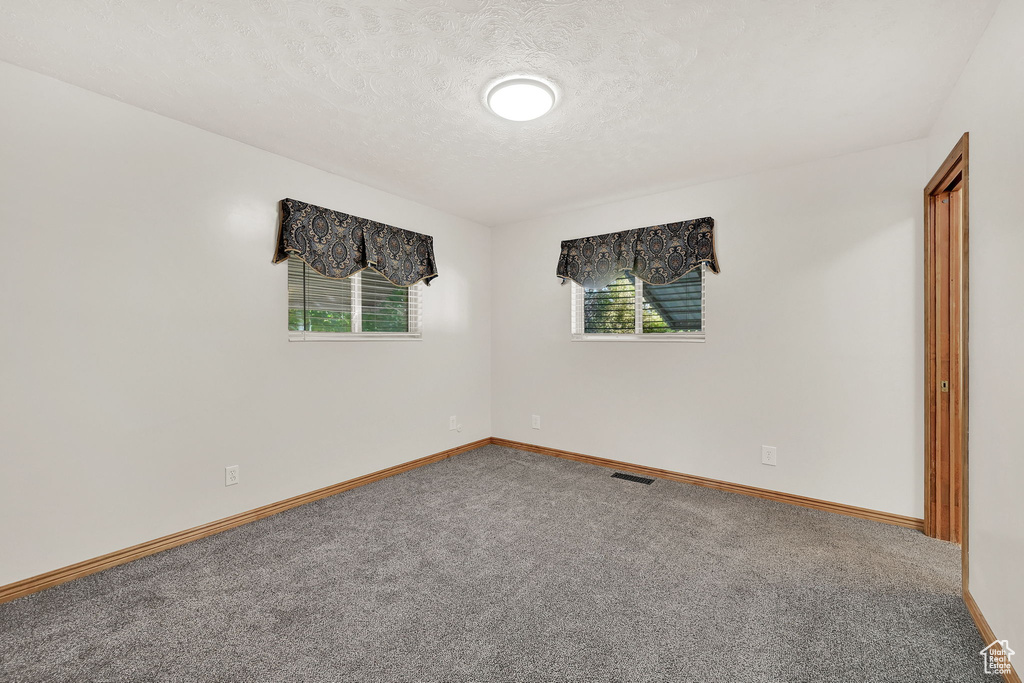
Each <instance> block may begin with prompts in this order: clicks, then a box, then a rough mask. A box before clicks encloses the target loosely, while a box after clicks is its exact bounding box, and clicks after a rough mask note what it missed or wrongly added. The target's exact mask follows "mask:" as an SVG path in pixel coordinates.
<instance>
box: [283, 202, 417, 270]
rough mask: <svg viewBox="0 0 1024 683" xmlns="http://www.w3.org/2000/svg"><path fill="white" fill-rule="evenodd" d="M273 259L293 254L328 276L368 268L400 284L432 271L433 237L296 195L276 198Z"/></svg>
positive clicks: (285, 257)
mask: <svg viewBox="0 0 1024 683" xmlns="http://www.w3.org/2000/svg"><path fill="white" fill-rule="evenodd" d="M281 210H282V216H281V228H280V231H279V232H278V237H277V253H275V254H274V263H280V262H281V261H284V260H285V259H287V258H288V256H289V255H291V254H295V255H296V256H298V257H299V258H301V259H302V260H303V261H305V262H306V263H307V264H309V267H310V268H312V269H313V270H315V271H316V272H318V273H320V274H321V275H324V276H326V277H329V278H334V279H341V278H346V277H349V276H350V275H354V274H355V273H358V272H359V271H361V270H363V269H364V268H373V269H374V270H376V271H377V272H378V273H380V274H381V275H383V276H384V277H385V278H387V279H388V280H389V281H390V282H392V283H393V284H396V285H398V286H400V287H408V286H410V285H414V284H416V283H417V282H420V281H421V280H422V281H423V282H424V283H425V284H427V285H429V284H430V281H431V280H433V279H434V278H435V277H437V266H436V264H435V263H434V238H433V237H431V236H430V235H421V234H420V233H418V232H412V231H410V230H403V229H401V228H396V227H394V226H391V225H385V224H384V223H378V222H377V221H371V220H369V219H367V218H360V217H359V216H352V215H350V214H347V213H342V212H340V211H332V210H331V209H325V208H323V207H322V206H316V205H314V204H307V203H305V202H300V201H298V200H296V199H282V200H281Z"/></svg>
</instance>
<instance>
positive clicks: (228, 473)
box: [224, 465, 238, 486]
mask: <svg viewBox="0 0 1024 683" xmlns="http://www.w3.org/2000/svg"><path fill="white" fill-rule="evenodd" d="M237 483H238V465H232V466H231V467H225V468H224V485H225V486H234V485H235V484H237Z"/></svg>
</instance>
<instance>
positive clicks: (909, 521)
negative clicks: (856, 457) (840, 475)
mask: <svg viewBox="0 0 1024 683" xmlns="http://www.w3.org/2000/svg"><path fill="white" fill-rule="evenodd" d="M491 443H493V444H495V445H497V446H506V447H508V448H515V449H518V450H521V451H529V452H531V453H541V454H543V455H553V456H555V457H556V458H565V459H567V460H575V461H577V462H585V463H589V464H591V465H600V466H601V467H607V468H610V469H613V470H624V471H626V472H632V473H633V474H642V475H646V476H649V477H657V478H659V479H669V480H671V481H681V482H683V483H685V484H696V485H697V486H705V487H707V488H712V489H718V490H719V491H729V492H730V493H741V494H743V495H745V496H754V497H755V498H764V499H766V500H774V501H778V502H780V503H789V504H790V505H799V506H800V507H805V508H811V509H814V510H824V511H826V512H835V513H837V514H840V515H847V516H848V517H859V518H861V519H869V520H871V521H873V522H883V523H885V524H894V525H896V526H902V527H907V528H908V529H916V530H918V531H923V530H924V520H923V519H918V518H916V517H904V516H903V515H894V514H892V513H891V512H881V511H879V510H869V509H867V508H859V507H855V506H853V505H844V504H843V503H832V502H830V501H827V500H818V499H817V498H807V497H805V496H797V495H795V494H792V493H781V492H779V491H771V490H769V489H761V488H757V487H756V486H746V485H744V484H733V483H730V482H727V481H719V480H717V479H708V478H706V477H697V476H694V475H692V474H682V473H680V472H673V471H672V470H663V469H659V468H657V467H647V466H646V465H635V464H633V463H630V462H622V461H619V460H609V459H607V458H598V457H595V456H593V455H583V454H582V453H573V452H572V451H563V450H560V449H557V448H548V447H547V446H537V445H534V444H529V443H522V442H520V441H511V440H510V439H499V438H497V437H492V438H491Z"/></svg>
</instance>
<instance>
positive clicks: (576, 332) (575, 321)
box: [570, 264, 707, 344]
mask: <svg viewBox="0 0 1024 683" xmlns="http://www.w3.org/2000/svg"><path fill="white" fill-rule="evenodd" d="M706 283H707V267H706V266H705V265H704V264H701V266H700V332H671V333H670V332H648V333H646V334H644V332H643V324H644V314H643V300H644V282H643V280H641V279H640V278H636V305H635V307H634V310H635V311H636V321H635V322H636V327H635V328H634V329H635V330H636V331H635V332H634V333H633V334H617V333H613V332H601V333H594V332H591V333H585V332H583V326H584V323H585V321H584V318H583V287H582V286H580V285H578V284H577V283H575V282H573V283H572V307H571V309H572V318H571V321H572V322H571V326H570V335H571V339H572V341H588V342H590V341H592V342H617V341H618V342H658V343H684V344H686V343H689V344H695V343H696V344H702V343H704V341H705V333H706V332H707V284H706Z"/></svg>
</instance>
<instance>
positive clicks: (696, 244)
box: [556, 218, 718, 289]
mask: <svg viewBox="0 0 1024 683" xmlns="http://www.w3.org/2000/svg"><path fill="white" fill-rule="evenodd" d="M702 263H706V264H708V267H709V268H710V269H711V271H712V272H714V273H717V272H718V259H717V258H716V257H715V219H713V218H697V219H694V220H691V221H680V222H678V223H666V224H665V225H652V226H650V227H647V228H634V229H633V230H623V231H622V232H611V233H608V234H606V235H595V236H594V237H580V238H578V239H574V240H565V241H564V242H562V253H561V255H559V257H558V270H557V271H556V274H557V275H558V277H560V278H562V284H563V285H564V284H565V283H566V282H568V281H569V280H572V281H574V282H576V283H578V284H580V285H583V286H584V287H587V288H588V289H600V288H601V287H607V286H608V285H610V284H611V283H612V282H615V280H617V279H618V278H619V276H620V275H622V274H623V273H632V274H633V275H635V276H636V277H638V278H640V279H641V280H643V281H644V282H646V283H648V284H651V285H667V284H669V283H672V282H675V281H676V280H678V279H679V278H681V277H683V276H684V275H686V274H687V273H689V272H690V271H691V270H693V269H694V268H696V267H697V266H699V265H700V264H702Z"/></svg>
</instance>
